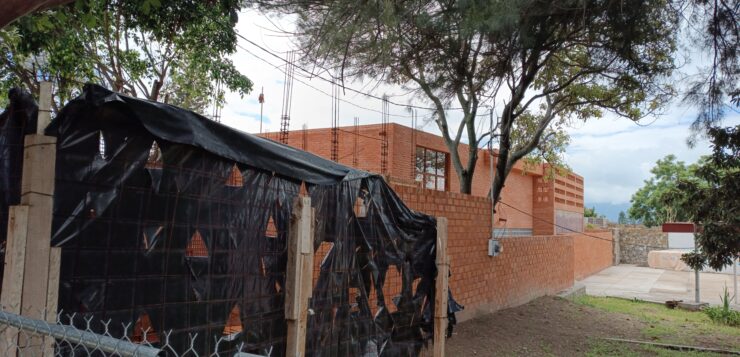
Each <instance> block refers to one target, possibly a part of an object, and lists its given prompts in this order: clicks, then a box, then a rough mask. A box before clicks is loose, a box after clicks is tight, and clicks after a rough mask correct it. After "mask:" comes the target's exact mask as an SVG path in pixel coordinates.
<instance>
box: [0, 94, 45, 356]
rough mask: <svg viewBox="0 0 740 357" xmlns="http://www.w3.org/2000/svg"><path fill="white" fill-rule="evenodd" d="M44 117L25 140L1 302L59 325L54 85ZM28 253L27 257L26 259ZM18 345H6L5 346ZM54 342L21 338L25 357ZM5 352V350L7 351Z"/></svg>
mask: <svg viewBox="0 0 740 357" xmlns="http://www.w3.org/2000/svg"><path fill="white" fill-rule="evenodd" d="M40 90H41V92H40V100H39V103H40V105H39V114H38V118H37V123H38V125H37V129H36V133H35V134H30V135H27V136H26V137H25V143H24V148H23V176H22V178H21V202H20V205H19V206H14V207H11V210H10V212H11V213H12V217H11V218H12V219H13V221H12V222H9V225H8V243H9V244H11V245H12V247H11V249H7V250H6V256H5V259H6V262H11V266H10V269H9V271H7V270H6V272H5V275H4V278H3V290H2V296H0V301H2V302H3V304H4V305H5V304H6V303H7V305H5V306H7V308H9V309H16V310H17V311H13V312H17V313H20V314H21V315H24V316H27V317H31V318H36V319H48V321H54V322H55V321H56V309H57V296H58V289H59V263H60V253H59V251H58V250H52V248H51V219H52V209H53V195H54V169H55V168H54V166H55V163H56V138H53V137H48V136H44V135H43V134H42V133H43V131H44V129H45V128H46V126H48V124H49V122H50V118H51V116H50V110H51V83H48V82H42V83H41V84H40ZM21 251H23V253H21ZM6 269H8V268H6ZM8 342H9V343H15V342H13V341H9V340H5V341H3V343H8ZM52 342H53V339H50V338H46V339H42V338H40V337H38V336H32V335H30V334H28V335H26V334H22V335H21V338H20V341H17V343H18V344H19V345H22V346H29V347H26V348H24V349H23V351H22V353H23V354H26V355H42V354H43V351H44V349H46V350H47V351H48V348H49V346H51V343H52ZM2 347H5V346H2Z"/></svg>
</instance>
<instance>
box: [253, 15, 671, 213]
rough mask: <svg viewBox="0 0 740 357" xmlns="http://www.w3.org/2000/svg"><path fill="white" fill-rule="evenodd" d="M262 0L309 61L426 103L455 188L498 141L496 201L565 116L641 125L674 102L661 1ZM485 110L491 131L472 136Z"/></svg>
mask: <svg viewBox="0 0 740 357" xmlns="http://www.w3.org/2000/svg"><path fill="white" fill-rule="evenodd" d="M260 2H261V3H262V5H263V6H264V7H267V8H271V9H278V10H280V11H283V12H288V13H296V14H298V21H297V33H298V36H299V41H298V42H299V44H300V47H301V50H302V52H303V54H304V55H305V56H304V59H305V60H306V61H308V62H311V63H313V64H315V65H317V66H318V67H319V68H324V69H327V70H328V71H330V72H333V71H336V73H338V77H341V78H345V77H348V78H360V77H371V78H375V79H379V80H381V81H385V82H389V83H394V84H400V85H403V86H406V87H408V88H409V89H411V90H412V91H413V92H414V93H416V94H417V95H418V96H419V97H421V98H423V99H425V100H426V101H427V102H428V103H431V105H432V107H433V108H434V112H433V114H434V119H435V122H436V124H437V126H438V127H439V129H440V130H441V132H442V136H443V138H444V141H445V144H446V145H447V147H448V149H449V151H450V161H451V163H452V167H453V168H454V170H455V173H456V175H457V176H458V177H459V179H460V183H461V191H462V192H464V193H469V192H470V191H471V186H472V180H473V176H474V170H475V164H476V161H477V159H478V148H479V147H481V146H483V145H484V144H485V143H486V142H487V140H494V142H495V143H496V149H498V155H499V156H498V157H499V159H498V161H497V163H496V177H495V180H494V187H493V190H492V191H493V192H492V199H493V201H494V204H495V203H497V202H498V200H499V198H500V194H501V190H502V188H503V187H504V184H505V182H506V178H507V176H508V174H509V173H510V172H511V170H512V168H513V167H514V164H515V163H516V162H517V161H519V160H521V159H523V158H525V157H528V156H531V155H535V156H540V157H541V156H543V155H541V153H545V152H548V148H547V145H548V144H551V143H553V142H555V141H553V140H552V139H554V138H557V136H558V135H562V131H561V130H560V129H561V128H562V127H563V126H564V125H566V124H568V122H569V121H570V120H573V119H575V120H586V119H589V118H594V117H598V116H601V115H602V112H603V111H610V112H613V113H616V114H617V115H620V116H623V117H626V118H628V119H631V120H637V119H639V118H640V117H641V116H642V115H644V114H645V113H646V112H649V111H651V110H655V109H657V108H659V107H660V106H661V105H662V104H663V103H664V101H665V100H666V99H667V97H668V96H669V95H670V94H672V93H671V92H670V91H666V90H665V88H667V87H665V86H661V85H658V82H659V81H660V80H661V79H663V78H665V77H666V76H667V75H668V74H670V73H671V70H672V69H673V68H674V64H673V61H672V59H671V56H670V54H671V53H672V52H673V51H674V48H675V44H674V43H675V33H676V31H675V30H676V26H677V20H676V14H675V12H672V11H671V10H670V8H669V7H668V6H666V3H665V2H664V1H662V0H661V1H626V2H625V1H580V0H579V1H575V0H574V1H545V0H518V1H438V2H429V1H422V0H407V1H370V2H361V3H358V2H356V1H351V0H334V1H303V0H301V1H298V0H272V1H271V0H265V1H260ZM453 103H454V106H456V107H459V111H460V112H461V113H462V114H461V117H462V118H461V120H460V121H459V123H457V122H455V121H453V120H452V118H451V117H450V115H449V109H450V107H451V106H452V105H453ZM486 103H491V106H492V107H495V108H494V109H493V110H492V112H493V113H494V115H495V123H494V125H493V130H492V131H488V130H481V128H479V127H482V126H484V125H485V124H486V123H485V121H487V120H488V118H486V115H485V114H486V113H485V108H484V107H483V105H485V104H486ZM494 104H495V105H494ZM481 112H483V113H481ZM481 114H483V116H481ZM559 133H560V134H559ZM463 138H464V140H463ZM461 142H465V143H467V144H469V148H468V149H467V150H466V151H465V152H461V150H460V146H459V144H460V143H461ZM544 156H547V155H544Z"/></svg>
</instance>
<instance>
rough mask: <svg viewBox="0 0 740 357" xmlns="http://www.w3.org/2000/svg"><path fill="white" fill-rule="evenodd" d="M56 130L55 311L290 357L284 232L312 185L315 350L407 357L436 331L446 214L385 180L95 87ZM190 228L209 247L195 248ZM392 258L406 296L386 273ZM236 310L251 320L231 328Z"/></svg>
mask: <svg viewBox="0 0 740 357" xmlns="http://www.w3.org/2000/svg"><path fill="white" fill-rule="evenodd" d="M47 133H48V134H50V135H55V136H57V137H58V141H57V142H58V148H57V177H56V195H55V208H54V210H55V211H54V222H53V244H55V245H58V246H61V247H62V274H61V275H62V278H61V280H62V283H61V288H60V309H63V310H64V311H65V312H78V313H79V314H78V315H77V320H76V321H72V323H78V324H79V323H84V320H83V319H84V317H92V318H93V320H92V321H97V320H101V319H105V320H107V319H111V320H112V321H113V323H111V324H110V326H111V329H113V330H114V331H110V332H111V333H112V334H115V333H125V331H123V330H121V328H119V327H118V326H119V325H121V324H122V323H129V322H132V321H136V320H137V319H138V317H139V316H141V315H142V314H144V313H145V314H146V315H147V316H148V317H149V320H150V321H151V324H152V327H153V329H154V330H155V331H157V332H160V333H161V332H162V331H168V330H174V331H173V334H172V340H171V341H170V342H171V343H174V344H178V343H182V344H183V345H182V347H185V345H187V344H188V343H189V340H187V339H186V338H185V336H186V335H188V334H193V333H198V334H199V336H202V337H203V339H202V340H200V341H197V344H196V346H195V348H196V350H197V351H200V352H203V353H206V352H207V351H208V350H209V349H210V348H212V347H213V343H214V342H213V341H215V340H217V339H219V338H224V335H223V334H224V333H225V332H224V331H227V330H228V331H229V333H230V335H229V336H228V341H226V342H222V343H226V344H227V345H228V346H231V347H233V348H236V344H238V343H244V344H245V349H246V350H247V351H250V352H254V353H262V354H266V353H269V352H271V353H272V354H271V355H273V356H274V355H281V354H282V353H284V352H282V351H284V347H285V346H284V343H285V329H286V325H285V321H284V318H283V308H284V295H283V294H284V293H283V292H284V289H283V287H284V283H285V265H286V262H287V257H286V241H287V236H288V233H289V232H288V230H289V224H290V216H291V210H292V202H293V199H294V198H295V197H297V196H298V194H299V191H300V190H301V184H302V182H307V183H308V185H307V188H308V193H309V194H310V196H311V198H312V206H313V207H314V208H315V210H316V219H317V222H316V224H315V229H316V231H315V232H316V233H315V242H314V246H315V247H316V248H318V247H319V246H321V243H323V242H330V243H331V249H330V250H329V251H328V252H327V255H326V258H325V259H324V260H323V262H322V264H321V266H320V270H319V273H318V276H317V277H316V278H315V280H316V286H315V288H314V295H313V297H312V299H311V309H312V310H313V311H314V314H313V315H312V316H311V317H310V318H309V322H308V323H309V330H308V337H307V338H308V340H307V346H308V350H307V351H308V355H312V356H336V355H348V354H349V355H366V356H371V355H386V356H397V355H398V356H405V355H408V356H413V355H418V354H419V352H420V351H421V348H422V346H423V344H424V342H425V341H426V340H427V339H429V338H431V335H432V321H433V320H432V318H431V316H432V313H431V312H432V308H433V307H432V304H433V301H434V297H433V294H434V276H435V274H436V266H435V265H434V256H435V250H434V244H435V241H436V222H435V220H434V218H433V217H430V216H427V215H424V214H420V213H418V212H415V211H412V210H410V209H409V208H408V207H406V206H405V205H404V204H403V202H402V201H401V200H400V199H399V198H398V196H397V195H396V194H395V193H394V192H393V191H392V190H391V189H390V187H389V186H388V185H387V184H386V183H385V182H384V181H383V179H382V178H381V177H379V176H375V175H371V174H368V173H367V172H364V171H359V170H355V169H351V168H347V167H344V166H342V165H339V164H336V163H334V162H331V161H328V160H324V159H321V158H319V157H317V156H314V155H311V154H308V153H305V152H302V151H300V150H296V149H293V148H290V147H287V146H284V145H281V144H278V143H275V142H272V141H270V140H267V139H262V138H258V137H254V136H252V135H249V134H244V133H240V132H237V131H234V130H232V129H229V128H227V127H224V126H222V125H220V124H218V123H215V122H212V121H210V120H208V119H206V118H203V117H202V116H199V115H197V114H195V113H192V112H189V111H186V110H183V109H179V108H176V107H173V106H169V105H165V104H161V103H152V102H148V101H144V100H140V99H135V98H130V97H126V96H124V95H120V94H116V93H112V92H110V91H108V90H105V89H103V88H101V87H97V86H87V87H86V89H85V92H84V93H83V95H81V96H80V97H79V98H77V99H75V100H73V101H72V102H70V103H69V104H68V105H67V106H65V107H64V108H63V109H62V111H61V113H60V115H59V116H58V117H57V118H56V119H55V121H54V122H53V124H52V126H50V128H48V129H47ZM101 136H102V137H103V138H104V145H101V141H100V137H101ZM153 143H156V144H157V145H156V147H157V148H158V149H159V151H160V152H161V161H162V162H161V163H158V164H156V165H151V163H150V162H148V160H149V156H150V150H151V149H152V146H153V145H152V144H153ZM103 146H104V147H103ZM101 150H102V152H99V151H101ZM235 168H236V170H238V175H236V176H238V179H236V178H234V175H235V173H234V170H235ZM358 197H359V198H360V199H361V201H362V205H363V207H364V208H363V214H362V216H361V217H358V215H356V214H355V211H354V207H355V204H356V202H357V199H358ZM271 226H274V227H271ZM271 231H272V232H271ZM194 236H197V237H198V239H199V241H198V242H197V243H198V245H199V248H198V249H200V253H198V254H197V255H193V254H190V255H188V245H189V243H190V242H191V239H192V238H193V237H194ZM190 249H191V251H192V249H193V248H192V247H190ZM203 249H205V251H203ZM391 266H393V267H395V270H397V271H399V272H400V276H399V277H397V278H394V279H396V280H400V283H399V285H400V290H399V291H392V289H391V288H392V287H391V286H390V285H388V283H387V281H388V280H387V273H388V271H389V270H388V269H389V267H391ZM315 276H316V275H315ZM396 294H397V295H396ZM450 302H451V305H450V306H453V305H452V304H454V300H452V299H450ZM371 304H372V306H371ZM235 306H237V307H238V309H235ZM455 306H456V305H455ZM233 311H237V313H238V314H239V315H240V318H241V322H242V327H241V330H239V329H238V328H236V327H233V328H226V327H225V325H226V324H231V322H230V321H231V319H230V318H229V316H230V314H231V315H233V313H231V312H233ZM451 318H453V319H454V316H451ZM227 320H228V321H227ZM94 323H95V322H94ZM99 327H101V328H102V326H99ZM117 329H118V330H121V331H118V330H117ZM237 330H238V331H237ZM178 341H179V342H178ZM228 346H227V347H228ZM222 347H223V345H222ZM183 350H184V349H183Z"/></svg>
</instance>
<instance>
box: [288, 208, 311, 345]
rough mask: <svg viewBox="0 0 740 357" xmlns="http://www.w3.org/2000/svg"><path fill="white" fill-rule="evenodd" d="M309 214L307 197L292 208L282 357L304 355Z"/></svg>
mask: <svg viewBox="0 0 740 357" xmlns="http://www.w3.org/2000/svg"><path fill="white" fill-rule="evenodd" d="M313 221H314V217H313V210H312V209H311V198H310V197H298V198H296V200H295V203H294V204H293V214H292V217H291V222H290V235H289V239H288V267H287V269H286V277H285V281H286V282H285V319H286V320H287V322H288V334H287V343H286V353H285V355H286V356H290V357H298V356H304V355H305V353H306V328H307V324H308V306H309V305H308V302H309V299H310V298H311V295H312V290H313V254H314V249H313V233H314V232H313V228H314V227H313Z"/></svg>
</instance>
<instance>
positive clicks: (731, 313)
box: [704, 286, 740, 327]
mask: <svg viewBox="0 0 740 357" xmlns="http://www.w3.org/2000/svg"><path fill="white" fill-rule="evenodd" d="M720 298H721V299H722V306H709V307H706V308H704V313H705V314H707V316H709V318H710V319H712V321H714V322H716V323H718V324H723V325H728V326H737V327H740V311H736V310H733V309H731V308H730V301H731V300H732V299H733V298H734V296H732V297H731V296H730V292H729V291H728V290H727V287H726V286H725V290H724V292H723V294H722V296H720Z"/></svg>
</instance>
